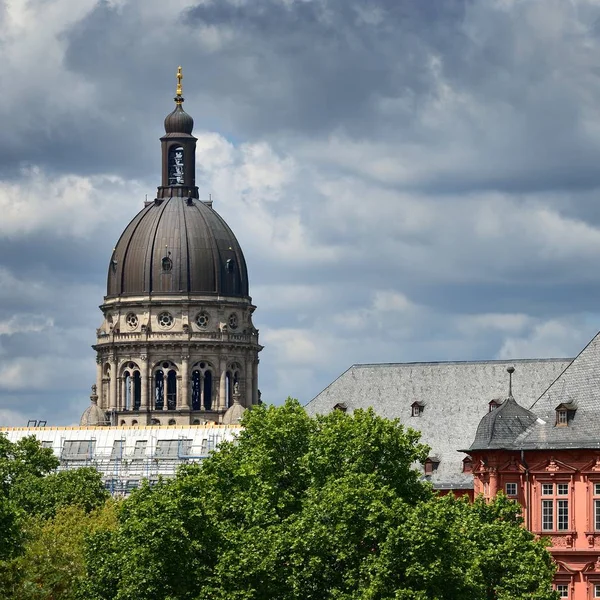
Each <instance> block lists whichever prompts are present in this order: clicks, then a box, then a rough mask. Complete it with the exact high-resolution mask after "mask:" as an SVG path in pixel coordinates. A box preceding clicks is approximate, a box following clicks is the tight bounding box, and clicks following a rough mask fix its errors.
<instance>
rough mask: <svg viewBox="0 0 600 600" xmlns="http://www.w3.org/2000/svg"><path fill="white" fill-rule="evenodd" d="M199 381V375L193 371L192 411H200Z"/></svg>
mask: <svg viewBox="0 0 600 600" xmlns="http://www.w3.org/2000/svg"><path fill="white" fill-rule="evenodd" d="M200 381H201V373H200V371H198V369H194V371H193V373H192V410H200Z"/></svg>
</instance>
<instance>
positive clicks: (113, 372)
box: [108, 356, 117, 410]
mask: <svg viewBox="0 0 600 600" xmlns="http://www.w3.org/2000/svg"><path fill="white" fill-rule="evenodd" d="M109 364H110V388H109V402H108V407H109V410H113V409H116V408H117V359H116V358H115V357H114V356H112V357H111V358H110V361H109Z"/></svg>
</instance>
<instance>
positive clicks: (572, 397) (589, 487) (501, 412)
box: [466, 334, 600, 600]
mask: <svg viewBox="0 0 600 600" xmlns="http://www.w3.org/2000/svg"><path fill="white" fill-rule="evenodd" d="M599 366H600V334H599V335H597V336H596V337H595V338H594V339H593V340H592V341H591V342H590V343H589V344H588V346H587V347H586V348H585V349H584V350H583V351H582V352H581V353H580V354H579V356H577V358H575V359H574V360H573V362H572V363H571V364H570V365H569V366H568V367H567V368H566V369H565V370H564V371H563V372H562V374H561V375H559V376H558V378H557V379H556V380H555V381H554V382H553V383H552V385H550V387H549V388H548V389H547V390H546V391H545V392H544V393H543V394H542V395H541V396H540V397H539V398H538V399H537V400H536V401H535V402H534V403H533V404H532V405H531V406H530V407H529V409H526V408H524V407H523V406H521V405H519V404H518V403H517V402H516V400H515V399H514V398H513V396H512V389H511V390H510V391H509V395H508V398H507V399H506V400H505V401H504V402H503V403H501V404H500V405H499V406H497V407H496V408H495V407H493V406H491V407H490V412H489V413H488V414H486V415H485V416H484V418H483V419H482V420H481V422H480V423H479V426H478V428H477V433H476V436H475V441H474V442H473V444H472V445H471V447H470V448H469V450H468V451H467V452H468V458H467V459H466V461H467V463H468V462H469V459H470V461H471V464H472V470H473V475H474V493H475V495H477V494H483V495H484V496H485V497H486V498H491V497H493V496H494V495H496V494H497V493H498V492H499V491H504V493H505V494H506V495H507V496H509V497H511V498H514V499H515V500H517V501H518V502H520V503H521V505H522V506H523V517H524V519H525V525H526V526H527V528H528V529H529V530H531V531H532V532H534V533H536V534H538V535H541V536H547V537H548V538H550V540H551V543H552V546H551V552H552V555H553V556H554V559H555V561H556V563H557V564H558V571H557V574H556V577H555V587H556V589H557V590H558V591H559V593H560V597H561V598H570V599H571V600H584V599H590V598H600V369H599ZM513 370H514V369H509V372H511V371H513ZM511 387H512V386H511Z"/></svg>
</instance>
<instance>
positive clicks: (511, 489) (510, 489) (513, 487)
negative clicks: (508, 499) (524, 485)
mask: <svg viewBox="0 0 600 600" xmlns="http://www.w3.org/2000/svg"><path fill="white" fill-rule="evenodd" d="M506 495H507V496H516V495H517V484H516V483H507V484H506Z"/></svg>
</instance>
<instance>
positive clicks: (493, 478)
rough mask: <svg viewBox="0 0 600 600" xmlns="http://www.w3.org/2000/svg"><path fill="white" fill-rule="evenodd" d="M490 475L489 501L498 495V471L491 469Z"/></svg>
mask: <svg viewBox="0 0 600 600" xmlns="http://www.w3.org/2000/svg"><path fill="white" fill-rule="evenodd" d="M489 473H490V500H491V499H492V498H494V496H495V495H496V494H497V493H498V471H497V469H495V468H494V467H492V468H491V469H490V471H489Z"/></svg>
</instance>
